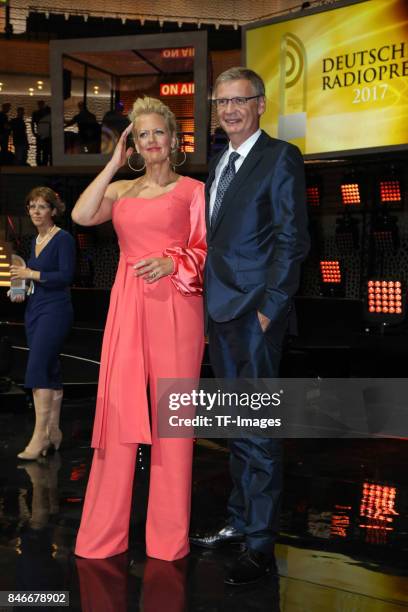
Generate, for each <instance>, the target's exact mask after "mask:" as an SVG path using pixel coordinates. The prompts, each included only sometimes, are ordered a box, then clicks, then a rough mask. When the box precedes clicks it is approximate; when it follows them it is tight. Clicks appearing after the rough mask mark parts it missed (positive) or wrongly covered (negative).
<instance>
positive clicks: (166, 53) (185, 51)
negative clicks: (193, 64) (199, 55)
mask: <svg viewBox="0 0 408 612" xmlns="http://www.w3.org/2000/svg"><path fill="white" fill-rule="evenodd" d="M160 55H161V56H162V57H163V58H164V59H179V58H185V57H194V47H184V48H176V49H162V50H161V52H160Z"/></svg>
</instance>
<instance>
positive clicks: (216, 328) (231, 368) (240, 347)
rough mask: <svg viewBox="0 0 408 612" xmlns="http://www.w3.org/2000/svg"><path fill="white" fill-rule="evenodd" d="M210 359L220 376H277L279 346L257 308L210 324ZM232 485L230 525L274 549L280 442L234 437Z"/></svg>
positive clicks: (252, 542) (254, 544)
mask: <svg viewBox="0 0 408 612" xmlns="http://www.w3.org/2000/svg"><path fill="white" fill-rule="evenodd" d="M208 332H209V352H210V361H211V365H212V368H213V371H214V374H215V376H216V377H217V378H229V379H231V378H232V379H233V378H248V379H250V378H276V377H277V376H278V373H279V363H280V358H281V345H280V340H279V343H278V342H276V341H275V338H274V337H273V334H271V333H270V332H269V331H268V330H266V331H265V332H263V331H262V328H261V326H260V323H259V320H258V315H257V311H256V310H252V311H250V312H248V313H246V314H244V315H243V316H240V317H238V318H237V319H233V320H231V321H226V322H223V323H217V322H216V321H213V320H212V319H211V318H210V320H209V325H208ZM229 445H230V472H231V478H232V483H233V488H232V492H231V495H230V498H229V501H228V515H229V517H228V524H230V525H232V526H233V527H235V528H236V529H238V530H239V531H241V532H242V533H244V534H245V536H246V538H245V539H246V543H247V546H248V547H249V548H252V549H254V550H257V551H260V552H263V553H265V554H267V555H271V554H272V553H273V548H274V542H275V540H276V536H277V533H278V529H279V511H280V503H281V494H282V442H281V440H277V439H275V438H264V437H260V436H251V437H247V438H235V439H230V441H229Z"/></svg>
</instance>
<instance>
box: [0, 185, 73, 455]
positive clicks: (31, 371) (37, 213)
mask: <svg viewBox="0 0 408 612" xmlns="http://www.w3.org/2000/svg"><path fill="white" fill-rule="evenodd" d="M26 206H27V211H28V214H29V215H30V218H31V221H32V223H33V225H34V226H35V228H36V229H37V231H38V235H37V237H36V238H35V239H33V242H32V245H31V255H30V259H29V260H28V262H27V267H22V266H11V267H10V271H11V278H12V279H13V278H19V279H25V280H26V284H29V289H28V303H27V308H26V311H25V328H26V335H27V343H28V346H29V349H30V352H29V357H28V364H27V370H26V376H25V387H27V388H30V389H32V390H33V399H34V408H35V428H34V432H33V435H32V438H31V440H30V442H29V443H28V445H27V447H26V448H25V450H24V451H22V452H21V453H19V455H18V457H19V458H20V459H28V460H33V459H37V458H38V457H39V456H40V455H45V454H46V453H47V450H48V449H49V447H50V446H54V448H55V449H58V448H59V446H60V443H61V438H62V433H61V430H60V428H59V416H60V409H61V402H62V396H63V392H62V380H61V371H60V361H59V353H60V351H61V349H62V345H63V343H64V340H65V338H66V336H67V334H68V332H69V331H70V329H71V327H72V321H73V311H72V304H71V295H70V290H69V286H70V284H71V282H72V279H73V276H74V271H75V242H74V239H73V238H72V236H71V235H70V234H68V232H65V231H64V230H62V229H61V228H59V227H57V225H56V224H55V217H56V215H57V214H58V213H61V212H63V210H64V205H63V204H62V202H61V201H60V199H59V197H58V195H57V194H56V193H55V192H54V191H53V190H52V189H49V188H48V187H36V188H34V189H33V190H32V191H30V193H29V194H28V196H27V198H26ZM16 301H18V298H17V300H16Z"/></svg>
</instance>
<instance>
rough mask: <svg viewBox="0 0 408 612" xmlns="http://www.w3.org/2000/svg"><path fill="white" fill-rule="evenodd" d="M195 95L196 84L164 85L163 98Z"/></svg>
mask: <svg viewBox="0 0 408 612" xmlns="http://www.w3.org/2000/svg"><path fill="white" fill-rule="evenodd" d="M192 94H194V83H162V84H161V85H160V95H161V96H191V95H192Z"/></svg>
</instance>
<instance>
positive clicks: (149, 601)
mask: <svg viewBox="0 0 408 612" xmlns="http://www.w3.org/2000/svg"><path fill="white" fill-rule="evenodd" d="M93 401H94V400H93V398H87V399H82V400H78V399H76V400H74V399H71V400H68V401H67V402H66V403H65V405H64V412H63V425H62V426H63V431H64V441H63V446H62V449H61V451H60V453H56V454H54V455H52V456H50V457H47V458H45V459H42V460H40V461H37V462H25V463H22V462H19V461H18V460H17V459H16V453H17V452H18V451H19V450H21V449H22V448H23V447H24V445H25V443H26V442H27V440H28V437H29V433H30V427H31V425H32V419H31V412H28V411H27V412H19V413H14V414H11V413H10V412H9V411H8V410H7V407H6V408H3V407H2V411H1V412H0V432H1V433H0V590H3V591H4V590H33V589H35V590H39V589H43V590H57V589H58V590H65V591H69V593H70V608H69V609H70V610H75V611H76V610H78V611H79V610H83V611H95V612H111V611H112V612H125V611H128V610H129V611H130V610H131V611H137V610H140V611H144V612H161V611H163V612H164V611H166V612H182V611H183V612H184V611H197V612H198V611H200V612H209V611H211V612H218V611H219V612H221V611H223V612H224V611H231V612H232V611H233V610H234V611H239V612H247V611H248V612H250V611H251V612H255V611H256V612H261V611H265V612H266V611H268V612H274V611H278V610H280V611H281V612H296V611H299V612H300V611H302V612H305V611H307V612H308V611H310V612H328V611H339V612H351V611H359V612H360V611H363V612H380V611H381V612H382V611H386V612H393V611H395V612H397V611H399V610H403V609H406V607H407V606H408V580H407V566H406V553H407V549H408V486H407V470H406V461H405V460H404V450H405V443H403V442H401V441H382V440H377V441H375V440H366V441H363V440H348V441H346V440H344V441H341V440H329V441H327V440H326V441H325V440H320V441H319V440H314V441H312V440H303V441H293V440H292V441H290V442H288V443H287V446H286V459H285V472H286V490H285V496H284V501H283V511H282V524H281V537H280V540H279V544H278V545H277V548H276V557H277V563H278V568H279V575H280V577H279V580H277V579H274V578H268V579H265V580H264V581H263V582H260V583H259V584H257V585H255V586H248V587H227V586H226V585H224V582H223V569H224V566H225V564H227V563H228V562H229V561H230V560H231V559H233V557H234V555H235V554H236V552H237V551H236V549H234V547H227V548H224V549H222V550H221V551H219V552H218V551H217V552H211V551H204V552H202V551H200V550H198V549H196V550H193V551H192V554H191V555H190V556H189V557H188V558H186V559H183V560H180V561H178V562H175V563H167V562H163V561H159V560H155V559H146V557H145V553H144V545H143V539H144V534H143V524H144V514H145V500H146V492H147V487H148V464H149V457H148V455H149V453H148V449H147V448H144V449H143V451H142V453H140V454H139V460H138V474H137V477H136V480H135V491H134V504H133V505H134V511H133V513H132V528H131V533H132V537H131V547H130V550H129V552H128V553H126V554H123V555H118V556H117V557H113V558H111V559H106V560H85V559H77V558H75V557H74V555H73V552H72V551H73V545H74V539H75V535H76V531H77V528H78V524H79V518H80V513H81V507H82V501H83V495H84V489H85V485H86V481H87V477H88V470H89V464H90V458H91V451H90V449H89V446H88V445H89V439H90V431H91V422H92V413H93ZM227 464H228V452H227V450H226V448H225V447H224V446H223V442H222V441H217V442H214V441H206V440H200V441H198V443H197V444H196V457H195V467H194V493H193V511H192V523H193V526H194V527H195V528H206V527H211V526H214V525H217V524H218V523H219V522H221V521H222V520H223V518H224V509H225V500H226V496H227V494H228V490H229V481H228V469H227V468H228V465H227ZM47 609H50V608H47Z"/></svg>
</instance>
